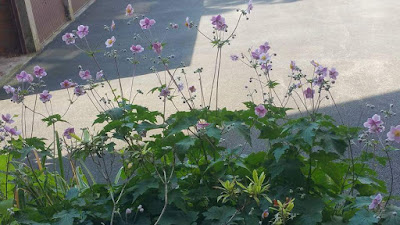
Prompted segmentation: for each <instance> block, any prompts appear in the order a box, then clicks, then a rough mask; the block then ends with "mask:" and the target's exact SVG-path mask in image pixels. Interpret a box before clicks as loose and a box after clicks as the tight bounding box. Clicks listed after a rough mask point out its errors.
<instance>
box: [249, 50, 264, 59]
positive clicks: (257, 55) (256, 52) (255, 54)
mask: <svg viewBox="0 0 400 225" xmlns="http://www.w3.org/2000/svg"><path fill="white" fill-rule="evenodd" d="M261 53H262V52H260V49H256V50H254V51H252V52H251V57H253V59H259V58H260V54H261Z"/></svg>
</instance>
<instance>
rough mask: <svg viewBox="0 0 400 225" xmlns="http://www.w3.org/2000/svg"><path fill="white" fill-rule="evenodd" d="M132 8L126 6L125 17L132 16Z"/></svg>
mask: <svg viewBox="0 0 400 225" xmlns="http://www.w3.org/2000/svg"><path fill="white" fill-rule="evenodd" d="M133 12H134V10H133V7H132V5H131V4H128V5H127V6H126V9H125V16H132V15H133Z"/></svg>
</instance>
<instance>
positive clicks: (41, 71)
mask: <svg viewBox="0 0 400 225" xmlns="http://www.w3.org/2000/svg"><path fill="white" fill-rule="evenodd" d="M33 73H34V74H35V76H36V77H37V78H39V79H41V78H43V77H45V76H47V73H46V71H45V70H44V68H42V67H40V66H35V67H33Z"/></svg>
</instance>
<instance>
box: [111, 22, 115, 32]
mask: <svg viewBox="0 0 400 225" xmlns="http://www.w3.org/2000/svg"><path fill="white" fill-rule="evenodd" d="M110 29H111V31H114V30H115V22H114V20H113V21H111V26H110Z"/></svg>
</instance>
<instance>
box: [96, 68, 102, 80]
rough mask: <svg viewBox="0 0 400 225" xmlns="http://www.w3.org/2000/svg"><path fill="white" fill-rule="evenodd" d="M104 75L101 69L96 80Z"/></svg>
mask: <svg viewBox="0 0 400 225" xmlns="http://www.w3.org/2000/svg"><path fill="white" fill-rule="evenodd" d="M103 76H104V74H103V70H100V71H99V72H97V73H96V80H100V79H101V78H102V77H103Z"/></svg>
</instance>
